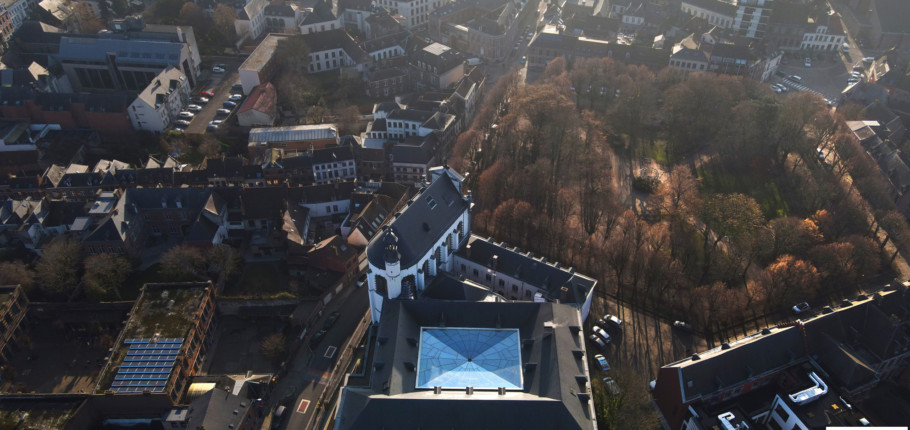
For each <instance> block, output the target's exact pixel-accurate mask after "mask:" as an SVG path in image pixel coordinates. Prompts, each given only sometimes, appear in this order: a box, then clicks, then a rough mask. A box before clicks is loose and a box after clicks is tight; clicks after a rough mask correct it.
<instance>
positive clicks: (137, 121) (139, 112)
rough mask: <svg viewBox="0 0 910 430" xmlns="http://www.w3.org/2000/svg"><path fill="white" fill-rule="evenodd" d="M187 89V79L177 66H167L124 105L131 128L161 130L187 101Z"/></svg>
mask: <svg viewBox="0 0 910 430" xmlns="http://www.w3.org/2000/svg"><path fill="white" fill-rule="evenodd" d="M190 90H191V88H190V83H189V81H188V80H187V79H186V75H184V74H183V72H181V71H180V69H177V68H174V67H169V68H167V69H166V70H164V71H163V72H161V73H160V74H158V76H156V77H155V79H153V80H152V83H150V84H149V85H148V86H147V87H146V88H145V89H144V90H142V92H141V93H139V95H138V96H137V97H136V100H134V101H133V103H131V104H130V106H129V107H128V108H127V112H128V113H129V116H130V122H132V123H133V128H134V129H136V130H144V131H150V132H153V133H161V132H163V131H164V130H165V129H166V128H167V127H168V125H170V124H171V123H172V122H173V121H176V120H177V114H179V113H180V111H181V110H183V107H184V106H186V103H187V102H188V101H189V98H190Z"/></svg>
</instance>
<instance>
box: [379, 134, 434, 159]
mask: <svg viewBox="0 0 910 430" xmlns="http://www.w3.org/2000/svg"><path fill="white" fill-rule="evenodd" d="M438 146H439V139H437V138H436V135H435V134H433V133H430V134H428V135H426V136H422V137H421V136H408V137H407V138H406V139H405V140H404V142H401V143H399V144H397V145H395V146H394V147H392V149H391V150H390V151H389V152H390V153H391V155H392V157H391V159H392V163H393V164H398V163H406V164H423V165H427V164H430V163H432V162H433V159H434V156H435V155H436V149H437V148H438Z"/></svg>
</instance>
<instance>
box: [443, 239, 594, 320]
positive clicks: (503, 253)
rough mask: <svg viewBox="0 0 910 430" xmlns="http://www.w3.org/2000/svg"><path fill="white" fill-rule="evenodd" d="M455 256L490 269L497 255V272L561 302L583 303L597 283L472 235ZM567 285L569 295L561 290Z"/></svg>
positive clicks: (569, 269)
mask: <svg viewBox="0 0 910 430" xmlns="http://www.w3.org/2000/svg"><path fill="white" fill-rule="evenodd" d="M468 246H470V251H469V250H468V248H467V247H468ZM469 253H470V255H468V254H469ZM455 255H457V256H459V257H461V258H464V259H466V260H469V261H473V262H474V263H477V264H480V265H484V266H487V267H490V266H491V263H492V261H493V256H494V255H495V256H497V257H498V258H497V260H498V263H497V268H496V270H497V271H499V272H501V273H504V274H506V275H508V276H511V277H513V278H516V279H520V280H521V281H523V282H525V283H528V284H531V285H534V286H536V287H537V288H541V289H543V290H546V291H548V292H549V298H551V299H553V300H557V299H558V300H560V301H561V302H563V303H576V304H581V303H584V302H585V299H586V298H587V296H588V294H589V293H590V292H591V290H593V289H594V286H595V285H596V284H597V281H595V280H594V279H591V278H589V277H587V276H584V275H581V274H579V273H576V272H575V271H574V270H573V269H571V268H568V267H564V266H561V265H560V264H559V263H547V262H546V259H543V258H534V256H533V255H532V254H529V253H522V252H520V251H519V250H518V249H516V248H509V247H508V246H506V245H504V244H502V243H498V244H497V243H495V242H493V241H492V240H488V239H484V238H482V237H480V236H477V235H473V234H472V235H471V237H470V238H468V243H467V245H466V246H465V247H462V248H461V249H459V250H458V251H457V252H456V253H455ZM564 286H565V287H567V288H568V291H567V292H563V291H562V287H564Z"/></svg>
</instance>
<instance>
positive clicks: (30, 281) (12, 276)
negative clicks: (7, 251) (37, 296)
mask: <svg viewBox="0 0 910 430" xmlns="http://www.w3.org/2000/svg"><path fill="white" fill-rule="evenodd" d="M0 285H21V286H22V288H25V289H26V290H28V289H30V288H32V286H33V285H35V272H33V271H32V269H29V267H28V266H27V265H26V264H25V263H23V262H21V261H19V260H15V261H0Z"/></svg>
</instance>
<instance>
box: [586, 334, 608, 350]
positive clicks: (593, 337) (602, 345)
mask: <svg viewBox="0 0 910 430" xmlns="http://www.w3.org/2000/svg"><path fill="white" fill-rule="evenodd" d="M588 339H591V342H593V343H594V344H595V345H597V348H599V349H600V350H604V349H606V348H607V343H606V342H604V341H603V339H601V338H600V336H598V335H596V334H592V335H591V336H589V337H588Z"/></svg>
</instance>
